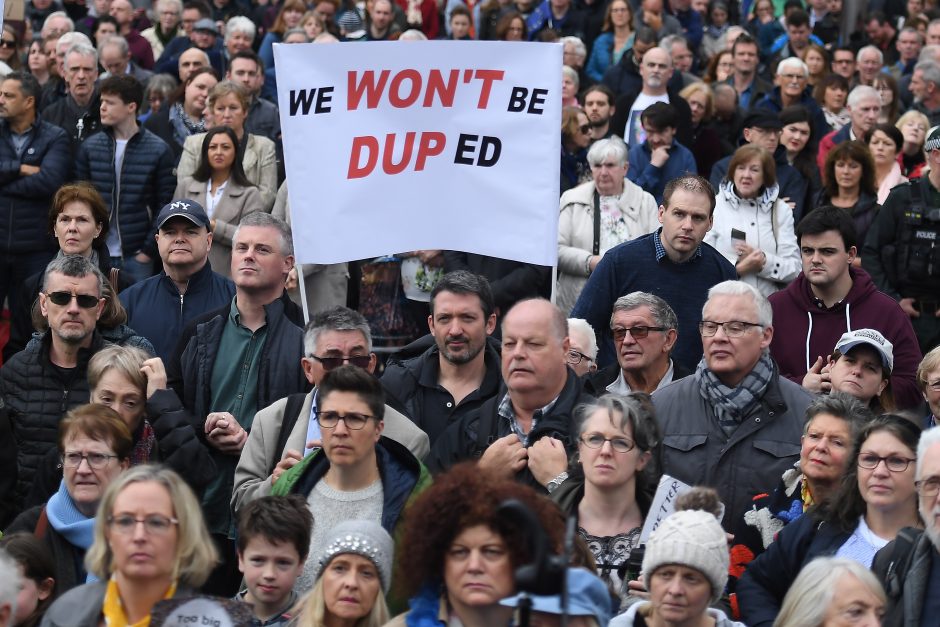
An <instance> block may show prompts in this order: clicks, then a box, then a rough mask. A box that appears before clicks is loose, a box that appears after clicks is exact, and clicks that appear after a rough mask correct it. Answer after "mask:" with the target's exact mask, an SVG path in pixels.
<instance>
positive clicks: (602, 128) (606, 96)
mask: <svg viewBox="0 0 940 627" xmlns="http://www.w3.org/2000/svg"><path fill="white" fill-rule="evenodd" d="M615 98H616V97H615V96H614V92H612V91H611V90H610V88H609V87H607V86H606V85H601V84H597V85H593V86H591V87H588V89H587V91H585V92H584V113H585V115H587V118H588V121H589V122H590V123H591V126H592V127H593V128H594V132H592V133H591V141H592V142H596V141H597V140H599V139H607V138H608V137H610V136H611V135H613V131H611V130H610V118H611V117H612V116H613V115H614V112H615V111H616V110H617V109H616V107H614V100H615Z"/></svg>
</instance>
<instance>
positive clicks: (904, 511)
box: [737, 414, 923, 627]
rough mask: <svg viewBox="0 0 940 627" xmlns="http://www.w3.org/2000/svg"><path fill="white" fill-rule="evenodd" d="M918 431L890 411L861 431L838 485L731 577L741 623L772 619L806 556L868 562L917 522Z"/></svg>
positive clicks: (919, 524)
mask: <svg viewBox="0 0 940 627" xmlns="http://www.w3.org/2000/svg"><path fill="white" fill-rule="evenodd" d="M920 431H921V430H920V426H919V425H917V424H915V423H914V422H912V421H910V420H907V419H906V418H902V417H899V416H895V415H891V414H887V415H884V416H879V417H878V418H875V419H874V420H872V421H871V422H869V423H868V424H867V425H866V426H865V427H863V428H862V429H861V431H860V432H859V433H858V435H857V436H856V438H855V442H854V444H855V452H854V454H853V455H852V457H851V460H850V462H849V464H848V467H847V468H846V472H845V478H844V479H843V481H842V484H841V486H840V487H839V489H838V491H837V492H836V493H835V494H834V495H833V496H832V497H831V499H830V500H829V501H828V502H826V503H822V504H820V505H819V506H818V507H816V508H814V509H813V510H811V511H809V512H807V513H806V514H805V515H803V516H801V517H800V518H799V520H797V521H796V522H794V523H792V524H790V525H787V526H786V527H784V528H783V530H782V531H780V532H779V533H778V534H777V539H776V541H774V543H773V544H771V545H770V546H769V547H768V548H767V550H766V551H764V553H762V554H761V555H760V556H759V557H758V558H757V559H756V560H754V561H753V562H751V564H750V565H749V566H748V568H747V570H746V571H745V572H744V575H743V576H742V577H741V579H740V581H738V586H737V598H738V604H739V605H740V608H741V618H742V620H743V621H744V622H745V623H746V624H748V625H751V627H760V626H762V625H768V626H769V625H770V624H771V623H773V621H774V620H775V618H776V616H777V613H778V612H779V611H780V606H781V604H782V603H783V598H784V596H786V593H787V590H788V589H789V588H790V585H791V584H792V583H793V581H794V580H795V579H796V576H797V574H798V573H799V572H800V569H801V568H802V567H803V566H804V565H806V564H807V563H809V562H810V561H811V560H812V559H813V558H815V557H819V556H823V555H834V556H836V557H847V558H849V559H853V560H855V561H857V562H859V563H861V564H862V565H863V566H865V567H866V568H869V567H870V566H871V563H872V560H873V559H874V557H875V553H876V552H878V550H879V549H881V548H883V547H884V546H885V545H887V544H888V543H889V542H890V541H891V540H893V539H894V538H895V536H896V535H897V533H898V531H900V530H901V529H903V528H904V527H922V526H923V523H922V522H921V519H920V516H919V515H918V513H917V492H916V491H915V489H914V466H915V464H914V462H915V461H916V453H915V451H916V450H917V442H918V440H919V439H920Z"/></svg>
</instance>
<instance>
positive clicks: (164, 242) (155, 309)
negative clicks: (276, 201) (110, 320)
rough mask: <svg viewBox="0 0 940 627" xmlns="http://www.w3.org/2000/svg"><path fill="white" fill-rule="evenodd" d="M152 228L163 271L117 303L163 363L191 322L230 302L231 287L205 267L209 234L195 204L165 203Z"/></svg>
mask: <svg viewBox="0 0 940 627" xmlns="http://www.w3.org/2000/svg"><path fill="white" fill-rule="evenodd" d="M154 225H155V226H156V227H157V235H156V238H157V249H158V250H159V252H160V260H161V261H162V262H163V271H162V272H161V273H160V274H157V275H155V276H152V277H150V278H148V279H145V280H143V281H140V282H139V283H135V284H134V285H132V286H131V287H129V288H127V289H126V290H124V291H123V292H121V295H120V299H121V304H122V305H124V308H125V309H126V310H127V324H128V325H129V326H130V327H131V328H132V329H134V330H135V331H137V332H138V333H139V334H141V335H143V336H144V337H146V338H147V339H148V340H150V341H151V342H152V343H153V346H154V348H155V349H156V351H157V356H158V357H160V358H161V359H163V361H164V362H166V360H167V358H168V357H169V356H170V354H171V353H172V352H173V349H174V348H175V346H176V340H177V339H178V338H179V337H180V335H181V334H182V332H183V328H184V327H185V326H186V325H187V324H188V323H189V321H190V320H192V319H193V318H196V317H197V316H200V315H202V314H204V313H206V312H207V311H212V310H214V309H218V308H219V307H223V306H224V305H225V304H226V303H229V302H231V300H232V297H233V296H234V295H235V284H234V283H232V282H231V281H230V280H229V279H227V278H225V277H224V276H222V275H220V274H218V273H216V272H214V271H213V270H212V267H211V266H210V264H209V263H208V260H209V250H210V249H211V248H212V233H210V232H209V216H208V215H206V211H205V209H203V208H202V205H200V204H199V203H198V202H196V201H195V200H190V199H188V198H183V199H180V200H174V201H173V202H170V203H167V204H166V205H165V206H164V207H163V209H161V210H160V213H158V214H157V218H156V219H155V220H154Z"/></svg>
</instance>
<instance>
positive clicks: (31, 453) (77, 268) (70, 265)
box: [0, 255, 106, 509]
mask: <svg viewBox="0 0 940 627" xmlns="http://www.w3.org/2000/svg"><path fill="white" fill-rule="evenodd" d="M104 283H105V278H104V275H102V274H101V271H100V270H99V269H98V266H97V265H96V264H95V263H92V262H91V261H89V260H88V259H86V258H85V257H82V256H79V255H73V256H60V257H57V258H56V259H54V260H53V261H52V262H51V263H49V265H48V266H47V267H46V271H45V274H44V276H43V281H42V291H41V292H40V294H39V311H40V313H41V314H42V317H43V319H44V320H45V321H46V323H47V324H48V327H49V330H48V331H45V332H44V333H43V334H42V336H41V340H40V341H39V342H32V343H30V344H28V345H27V346H26V348H25V349H23V350H22V351H20V352H19V353H17V354H16V355H14V356H13V357H12V358H10V360H9V361H8V362H7V363H5V364H4V366H3V368H2V369H0V406H5V407H6V408H7V410H8V411H9V416H10V424H11V426H12V428H13V435H14V436H15V438H16V442H17V467H18V471H19V475H18V481H17V501H18V502H22V499H23V497H25V496H26V493H27V492H28V491H29V486H30V483H31V480H32V478H33V476H34V475H35V473H36V470H37V469H38V467H39V464H40V461H41V460H42V459H43V457H45V455H46V453H48V452H49V450H51V449H53V448H55V446H56V428H57V425H58V424H59V420H60V419H61V418H62V414H63V412H65V411H67V410H68V409H70V408H72V407H75V406H77V405H82V404H84V403H87V402H88V397H89V393H88V381H87V378H86V377H85V370H86V368H87V366H88V360H89V359H91V356H92V355H94V353H95V352H97V351H98V350H100V349H101V348H103V347H104V346H105V345H106V342H105V341H104V340H103V339H102V338H101V336H100V335H99V334H97V333H96V332H95V327H96V325H97V323H98V318H99V317H100V316H101V314H102V312H103V311H104V303H105V301H104V298H102V289H103V288H104ZM14 509H18V508H17V507H14Z"/></svg>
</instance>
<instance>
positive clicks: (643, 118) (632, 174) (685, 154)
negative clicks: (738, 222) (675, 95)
mask: <svg viewBox="0 0 940 627" xmlns="http://www.w3.org/2000/svg"><path fill="white" fill-rule="evenodd" d="M678 118H679V116H678V114H677V113H676V110H675V108H674V107H673V106H672V105H671V104H667V103H665V102H657V103H654V104H651V105H650V106H649V107H647V108H646V110H645V111H643V113H642V114H641V115H640V123H641V124H642V125H643V132H644V133H645V134H646V140H645V141H644V142H643V143H642V144H639V145H636V146H633V147H632V148H631V149H630V168H629V169H628V170H627V178H628V179H630V180H631V181H633V182H634V183H636V184H637V185H639V186H640V187H642V188H643V189H645V190H646V191H648V192H649V193H650V194H652V195H653V197H654V198H655V199H656V202H658V203H662V201H663V190H664V189H665V188H666V183H667V182H669V181H671V180H672V179H674V178H677V177H680V176H684V175H686V174H696V173H697V169H696V166H695V157H694V156H693V155H692V152H691V151H690V150H689V149H688V148H686V147H685V146H683V145H682V144H680V143H679V142H677V141H676V139H675V137H676V127H678V125H679V119H678Z"/></svg>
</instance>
